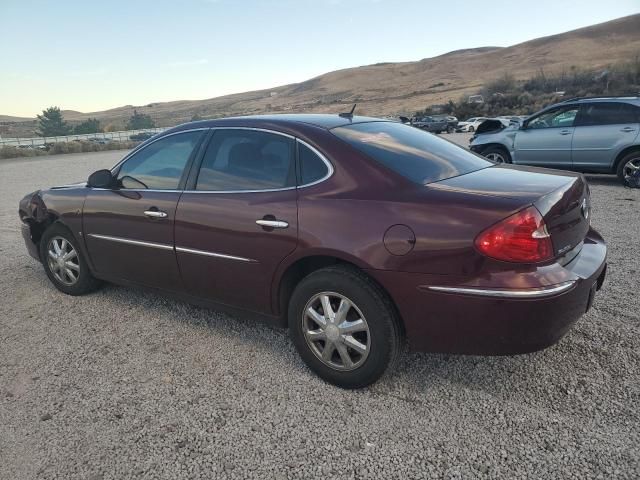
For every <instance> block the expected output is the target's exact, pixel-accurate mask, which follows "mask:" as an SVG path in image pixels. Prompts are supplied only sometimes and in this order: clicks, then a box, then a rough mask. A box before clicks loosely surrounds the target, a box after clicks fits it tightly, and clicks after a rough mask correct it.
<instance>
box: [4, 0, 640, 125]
mask: <svg viewBox="0 0 640 480" xmlns="http://www.w3.org/2000/svg"><path fill="white" fill-rule="evenodd" d="M634 13H640V0H614V1H606V2H605V1H602V0H593V1H592V0H583V1H557V0H535V1H532V2H523V1H521V0H509V1H503V0H491V1H490V2H481V1H479V0H473V1H465V0H456V1H451V0H449V1H438V2H433V1H426V0H262V1H260V0H180V1H166V0H156V1H147V0H129V1H120V0H104V1H101V2H94V1H90V0H82V1H80V0H58V1H34V0H0V52H1V53H0V58H1V59H2V60H1V63H0V114H4V115H15V116H26V117H33V116H35V114H36V113H39V112H40V111H42V110H43V109H44V108H46V107H49V106H52V105H56V106H59V107H61V108H62V109H64V110H78V111H82V112H92V111H100V110H104V109H108V108H113V107H118V106H122V105H145V104H147V103H151V102H156V101H171V100H185V99H204V98H211V97H217V96H220V95H225V94H229V93H237V92H244V91H249V90H258V89H263V88H271V87H275V86H278V85H284V84H288V83H294V82H300V81H303V80H307V79H309V78H312V77H314V76H317V75H320V74H322V73H326V72H329V71H332V70H338V69H341V68H348V67H355V66H359V65H367V64H372V63H378V62H391V61H394V62H395V61H412V60H419V59H422V58H428V57H433V56H436V55H440V54H443V53H446V52H449V51H452V50H457V49H461V48H473V47H481V46H509V45H514V44H517V43H520V42H524V41H526V40H530V39H533V38H537V37H541V36H545V35H552V34H555V33H562V32H565V31H568V30H572V29H575V28H580V27H584V26H588V25H592V24H596V23H600V22H604V21H607V20H612V19H614V18H618V17H622V16H626V15H630V14H634Z"/></svg>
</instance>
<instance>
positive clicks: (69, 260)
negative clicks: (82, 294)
mask: <svg viewBox="0 0 640 480" xmlns="http://www.w3.org/2000/svg"><path fill="white" fill-rule="evenodd" d="M47 263H48V265H49V270H51V273H53V276H54V277H55V278H56V280H58V281H59V282H60V283H63V284H64V285H73V284H74V283H76V282H77V281H78V277H79V275H80V262H79V260H78V253H77V252H76V250H75V248H73V245H71V244H70V243H69V242H67V240H65V239H64V238H62V237H53V238H52V239H51V240H49V245H47Z"/></svg>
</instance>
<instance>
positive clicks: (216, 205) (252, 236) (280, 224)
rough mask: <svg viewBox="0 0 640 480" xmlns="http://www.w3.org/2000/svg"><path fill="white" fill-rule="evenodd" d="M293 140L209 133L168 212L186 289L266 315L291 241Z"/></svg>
mask: <svg viewBox="0 0 640 480" xmlns="http://www.w3.org/2000/svg"><path fill="white" fill-rule="evenodd" d="M295 170H296V169H295V139H294V138H293V137H291V136H289V135H285V134H282V133H279V132H272V131H265V130H259V129H248V128H221V129H216V130H214V133H213V136H212V137H211V140H210V141H209V144H208V146H207V147H206V150H205V153H204V156H203V158H202V161H201V165H200V166H199V168H198V169H197V170H196V171H195V172H194V175H192V177H191V178H190V179H189V184H188V189H187V190H185V192H184V193H183V195H182V197H181V198H180V201H179V203H178V208H177V212H176V225H175V241H176V255H177V259H178V264H179V266H180V271H181V273H182V278H183V281H184V285H185V287H186V289H187V292H188V293H190V294H192V295H196V296H199V297H203V298H207V299H211V300H214V301H217V302H220V303H224V304H228V305H233V306H238V307H241V308H245V309H248V310H254V311H259V312H267V313H268V312H270V311H271V310H272V305H271V284H272V281H273V277H274V273H275V270H276V268H277V266H278V264H279V263H280V262H281V261H282V260H283V259H284V258H285V257H286V256H287V255H288V254H289V253H291V252H292V251H293V250H294V249H295V248H296V245H297V241H298V210H297V191H296V177H295V175H296V174H295Z"/></svg>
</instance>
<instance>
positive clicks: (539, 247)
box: [475, 206, 553, 263]
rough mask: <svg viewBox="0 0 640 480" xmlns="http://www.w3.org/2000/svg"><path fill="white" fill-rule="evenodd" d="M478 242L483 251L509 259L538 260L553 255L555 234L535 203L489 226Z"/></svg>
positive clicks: (550, 257) (514, 260) (492, 255)
mask: <svg viewBox="0 0 640 480" xmlns="http://www.w3.org/2000/svg"><path fill="white" fill-rule="evenodd" d="M475 244H476V248H477V249H478V250H479V251H480V252H481V253H482V254H484V255H486V256H488V257H491V258H495V259H497V260H504V261H505V262H522V263H538V262H544V261H546V260H551V259H552V258H553V244H552V243H551V236H550V235H549V232H547V227H546V226H545V224H544V219H543V218H542V215H540V212H539V211H538V209H537V208H535V207H533V206H532V207H529V208H525V209H524V210H521V211H519V212H517V213H514V214H513V215H511V216H510V217H507V218H505V219H504V220H502V221H501V222H499V223H496V224H495V225H493V226H492V227H489V228H488V229H487V230H485V231H484V232H482V233H480V235H478V237H477V238H476V241H475Z"/></svg>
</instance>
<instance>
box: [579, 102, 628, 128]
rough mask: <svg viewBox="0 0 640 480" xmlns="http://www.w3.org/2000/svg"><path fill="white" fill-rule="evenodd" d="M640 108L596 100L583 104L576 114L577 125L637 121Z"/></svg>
mask: <svg viewBox="0 0 640 480" xmlns="http://www.w3.org/2000/svg"><path fill="white" fill-rule="evenodd" d="M639 121H640V108H638V107H635V106H633V105H629V104H628V103H622V102H611V103H604V102H597V103H588V104H586V105H583V106H582V108H581V109H580V113H579V114H578V120H577V124H578V125H579V126H590V125H616V124H624V123H638V122H639Z"/></svg>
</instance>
